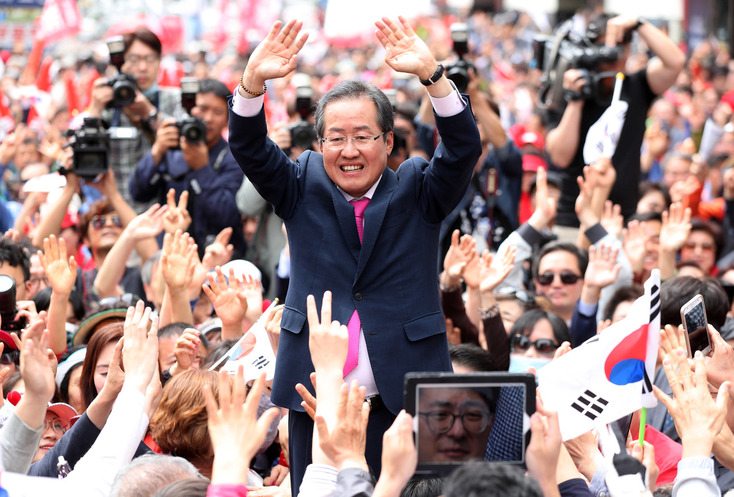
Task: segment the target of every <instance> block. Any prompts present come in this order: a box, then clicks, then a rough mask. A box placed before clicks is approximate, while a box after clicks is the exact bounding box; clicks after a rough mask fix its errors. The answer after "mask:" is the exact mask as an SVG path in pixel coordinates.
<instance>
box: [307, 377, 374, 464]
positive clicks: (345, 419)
mask: <svg viewBox="0 0 734 497" xmlns="http://www.w3.org/2000/svg"><path fill="white" fill-rule="evenodd" d="M365 392H366V388H365V387H360V386H359V385H358V383H357V380H354V381H353V382H352V384H351V385H349V386H348V385H346V384H343V385H342V386H341V390H340V392H339V402H338V404H337V407H336V420H335V422H334V424H333V426H329V425H328V424H327V422H326V419H324V417H323V416H321V415H319V414H317V415H316V419H315V424H316V430H317V432H318V438H319V447H320V448H321V450H322V451H323V453H324V455H325V456H326V457H328V458H329V459H330V460H331V461H332V462H333V464H334V466H336V467H337V469H339V470H342V469H344V468H355V467H356V468H362V469H364V470H367V469H368V468H367V461H366V460H365V458H364V449H365V446H366V444H367V421H368V420H369V417H370V408H369V404H367V403H366V402H365V401H364V394H365Z"/></svg>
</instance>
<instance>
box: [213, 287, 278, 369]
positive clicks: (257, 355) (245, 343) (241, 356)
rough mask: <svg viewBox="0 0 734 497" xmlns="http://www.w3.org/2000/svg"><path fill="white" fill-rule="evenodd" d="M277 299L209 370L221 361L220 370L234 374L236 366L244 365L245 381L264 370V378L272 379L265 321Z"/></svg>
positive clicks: (271, 359)
mask: <svg viewBox="0 0 734 497" xmlns="http://www.w3.org/2000/svg"><path fill="white" fill-rule="evenodd" d="M277 303H278V301H277V299H276V300H275V301H274V302H273V303H272V304H270V307H268V308H267V309H266V310H265V312H263V313H262V315H261V316H260V318H258V320H257V321H255V323H254V324H253V325H252V326H251V327H250V329H249V330H247V333H245V335H244V336H243V337H242V338H240V339H239V340H238V341H237V343H236V344H234V346H233V347H232V348H231V349H229V351H227V353H226V354H224V356H223V357H222V358H221V359H220V360H219V361H217V362H216V363H215V364H214V365H213V366H212V367H211V368H209V369H210V370H215V369H216V368H217V367H218V366H219V365H220V364H221V363H222V362H223V361H226V362H225V363H224V366H222V369H221V370H222V371H227V372H228V373H230V374H235V373H236V372H237V368H238V367H239V366H240V365H242V366H244V373H245V381H250V380H255V379H257V378H259V377H260V375H261V374H262V373H263V372H265V373H266V376H265V379H266V380H272V379H273V375H275V353H274V352H273V347H272V345H271V343H270V338H269V337H268V332H267V330H266V329H265V322H266V321H267V320H268V317H269V316H270V314H271V313H272V312H273V311H274V309H275V306H276V305H277Z"/></svg>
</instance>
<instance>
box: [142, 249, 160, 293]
mask: <svg viewBox="0 0 734 497" xmlns="http://www.w3.org/2000/svg"><path fill="white" fill-rule="evenodd" d="M161 253H162V251H161V250H159V251H158V252H156V253H155V254H153V255H152V256H150V258H149V259H148V260H147V261H145V264H143V267H142V269H141V270H140V279H141V280H143V284H144V285H150V282H151V281H152V280H153V266H154V265H155V264H158V261H159V260H161Z"/></svg>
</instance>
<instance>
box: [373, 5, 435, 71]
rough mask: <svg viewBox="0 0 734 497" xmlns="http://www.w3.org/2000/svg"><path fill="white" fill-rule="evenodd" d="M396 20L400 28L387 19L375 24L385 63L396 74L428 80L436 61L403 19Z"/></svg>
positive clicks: (384, 18)
mask: <svg viewBox="0 0 734 497" xmlns="http://www.w3.org/2000/svg"><path fill="white" fill-rule="evenodd" d="M398 19H399V20H400V24H402V27H400V26H398V25H397V24H396V23H395V22H394V21H392V20H391V19H388V18H387V17H383V18H382V21H377V22H376V23H375V26H377V31H376V32H375V34H376V35H377V39H378V40H379V41H380V43H382V46H384V47H385V62H386V63H387V65H389V66H390V67H392V68H393V69H394V70H396V71H398V72H406V73H410V74H415V75H416V76H418V77H419V78H420V79H428V78H430V77H431V76H432V75H433V73H434V72H435V71H436V67H437V66H438V63H437V62H436V59H435V58H434V57H433V54H431V51H430V49H429V48H428V46H427V45H426V44H425V42H424V41H423V40H421V38H420V37H419V36H418V35H417V34H416V32H415V31H413V28H412V27H411V26H410V24H408V21H406V20H405V18H403V17H398Z"/></svg>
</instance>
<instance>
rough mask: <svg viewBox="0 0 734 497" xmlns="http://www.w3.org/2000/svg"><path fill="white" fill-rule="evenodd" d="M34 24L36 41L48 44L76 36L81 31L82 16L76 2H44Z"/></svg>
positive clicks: (59, 0)
mask: <svg viewBox="0 0 734 497" xmlns="http://www.w3.org/2000/svg"><path fill="white" fill-rule="evenodd" d="M36 22H37V23H38V29H37V30H36V33H35V38H36V40H37V41H38V40H40V41H43V42H45V43H47V44H49V43H55V42H57V41H59V40H62V39H64V38H67V37H69V36H73V35H75V34H77V33H78V32H79V30H80V29H81V25H82V16H81V15H80V14H79V7H78V6H77V4H76V0H46V2H45V3H44V4H43V11H41V16H40V17H39V18H38V19H37V21H36Z"/></svg>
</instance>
